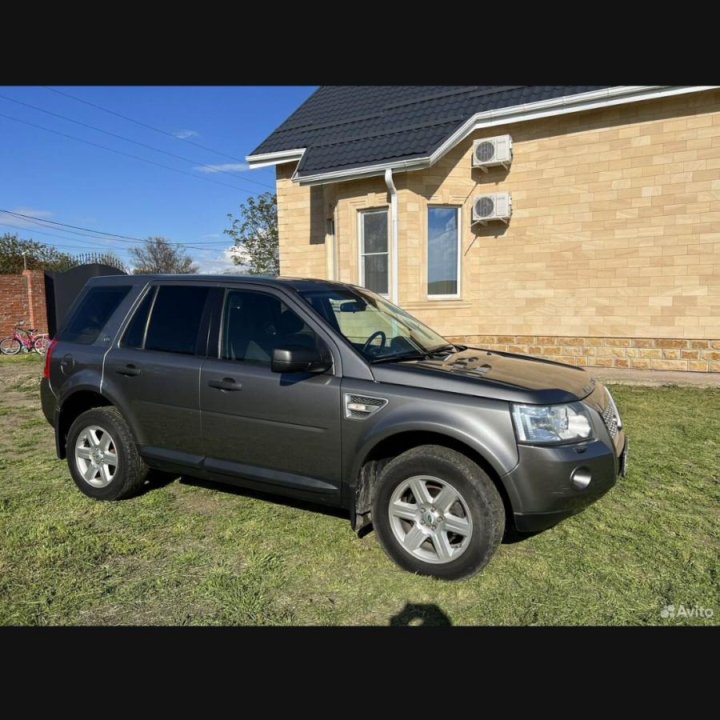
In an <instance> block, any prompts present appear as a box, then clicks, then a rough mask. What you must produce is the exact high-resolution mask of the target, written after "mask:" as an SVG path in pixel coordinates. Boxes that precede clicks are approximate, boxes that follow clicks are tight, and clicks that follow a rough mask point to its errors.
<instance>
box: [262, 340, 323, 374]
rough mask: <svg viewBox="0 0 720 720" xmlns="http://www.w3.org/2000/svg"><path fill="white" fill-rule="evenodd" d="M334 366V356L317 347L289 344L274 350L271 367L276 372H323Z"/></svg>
mask: <svg viewBox="0 0 720 720" xmlns="http://www.w3.org/2000/svg"><path fill="white" fill-rule="evenodd" d="M331 367H332V356H331V355H330V353H329V352H328V351H326V352H325V353H321V352H320V351H319V350H318V349H317V348H308V347H301V346H299V345H287V346H285V347H277V348H275V349H274V350H273V354H272V363H271V365H270V369H271V370H272V371H273V372H276V373H296V372H309V373H322V372H325V371H327V370H329V369H330V368H331Z"/></svg>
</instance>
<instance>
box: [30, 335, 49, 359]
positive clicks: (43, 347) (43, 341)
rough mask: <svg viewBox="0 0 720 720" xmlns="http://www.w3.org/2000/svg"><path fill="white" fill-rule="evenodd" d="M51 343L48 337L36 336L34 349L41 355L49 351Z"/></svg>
mask: <svg viewBox="0 0 720 720" xmlns="http://www.w3.org/2000/svg"><path fill="white" fill-rule="evenodd" d="M49 344H50V341H49V340H48V339H47V337H45V336H44V335H41V336H40V337H39V338H35V342H34V343H33V350H35V352H37V353H40V355H44V354H45V353H46V352H47V349H48V345H49Z"/></svg>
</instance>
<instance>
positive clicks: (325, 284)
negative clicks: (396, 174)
mask: <svg viewBox="0 0 720 720" xmlns="http://www.w3.org/2000/svg"><path fill="white" fill-rule="evenodd" d="M168 280H170V281H172V282H179V283H190V284H192V283H193V282H217V283H222V284H223V285H232V284H234V283H243V284H245V283H247V284H250V285H265V286H268V285H269V286H274V287H286V288H287V287H289V288H292V289H293V290H296V291H298V292H306V291H308V290H323V289H331V288H352V287H355V286H354V285H351V284H350V283H341V282H335V281H333V280H320V279H318V278H294V277H271V276H269V275H201V274H193V273H184V274H162V273H153V274H147V275H145V274H141V275H100V276H98V277H94V278H91V280H90V281H89V282H90V283H91V284H92V285H127V284H128V282H131V283H132V284H133V285H135V284H143V285H144V284H145V283H147V282H150V281H163V282H167V281H168Z"/></svg>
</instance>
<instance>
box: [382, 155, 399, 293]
mask: <svg viewBox="0 0 720 720" xmlns="http://www.w3.org/2000/svg"><path fill="white" fill-rule="evenodd" d="M385 184H386V185H387V189H388V193H389V194H390V258H391V261H392V264H391V267H392V270H391V272H390V300H391V302H394V303H395V304H397V302H398V295H399V292H398V289H399V285H400V283H399V275H398V266H399V262H398V201H397V188H396V187H395V183H394V182H393V173H392V168H386V170H385Z"/></svg>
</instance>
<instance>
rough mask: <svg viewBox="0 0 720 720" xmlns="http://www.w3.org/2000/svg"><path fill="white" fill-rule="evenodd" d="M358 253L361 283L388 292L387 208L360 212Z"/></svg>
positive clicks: (373, 289) (383, 292) (374, 289)
mask: <svg viewBox="0 0 720 720" xmlns="http://www.w3.org/2000/svg"><path fill="white" fill-rule="evenodd" d="M360 253H361V256H362V257H361V263H362V284H363V285H364V286H365V287H366V288H367V289H368V290H372V291H373V292H377V293H380V294H382V295H385V294H387V292H388V285H389V282H388V276H389V272H388V270H389V263H388V214H387V209H383V210H366V211H364V212H362V213H360Z"/></svg>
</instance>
